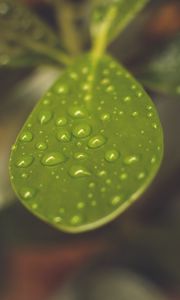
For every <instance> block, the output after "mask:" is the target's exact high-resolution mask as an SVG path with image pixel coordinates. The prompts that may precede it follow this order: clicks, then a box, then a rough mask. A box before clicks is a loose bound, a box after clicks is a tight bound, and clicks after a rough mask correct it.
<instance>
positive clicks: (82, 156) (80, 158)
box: [74, 152, 88, 160]
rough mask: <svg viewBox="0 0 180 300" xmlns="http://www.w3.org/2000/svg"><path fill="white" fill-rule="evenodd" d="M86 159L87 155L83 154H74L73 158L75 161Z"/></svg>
mask: <svg viewBox="0 0 180 300" xmlns="http://www.w3.org/2000/svg"><path fill="white" fill-rule="evenodd" d="M87 157H88V156H87V154H86V153H84V152H76V153H75V154H74V158H75V159H78V160H84V159H86V158H87Z"/></svg>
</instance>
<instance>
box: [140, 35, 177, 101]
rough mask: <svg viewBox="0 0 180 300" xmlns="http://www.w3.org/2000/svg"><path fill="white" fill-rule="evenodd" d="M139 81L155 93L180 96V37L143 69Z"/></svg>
mask: <svg viewBox="0 0 180 300" xmlns="http://www.w3.org/2000/svg"><path fill="white" fill-rule="evenodd" d="M139 79H140V80H141V81H142V83H143V84H144V85H145V86H146V87H148V88H149V89H151V90H153V91H157V92H159V93H164V94H167V95H176V96H179V95H180V35H178V36H177V37H176V38H175V39H173V40H172V41H171V42H170V43H168V44H167V45H166V46H165V48H164V49H162V50H161V51H160V52H159V53H158V54H156V55H154V56H153V57H152V58H151V59H150V60H149V61H148V62H147V64H145V65H144V66H143V67H142V70H141V74H140V76H139Z"/></svg>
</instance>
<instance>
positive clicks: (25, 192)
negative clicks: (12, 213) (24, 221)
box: [20, 187, 35, 200]
mask: <svg viewBox="0 0 180 300" xmlns="http://www.w3.org/2000/svg"><path fill="white" fill-rule="evenodd" d="M20 195H21V197H22V198H23V199H25V200H29V199H32V198H33V197H34V196H35V190H34V189H33V188H29V187H24V188H22V189H21V191H20Z"/></svg>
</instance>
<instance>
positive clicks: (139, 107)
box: [10, 54, 163, 233]
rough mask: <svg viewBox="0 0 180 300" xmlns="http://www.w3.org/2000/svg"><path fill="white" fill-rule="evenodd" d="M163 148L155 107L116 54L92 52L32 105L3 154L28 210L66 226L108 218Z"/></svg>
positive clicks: (151, 169) (131, 196)
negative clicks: (94, 55)
mask: <svg viewBox="0 0 180 300" xmlns="http://www.w3.org/2000/svg"><path fill="white" fill-rule="evenodd" d="M162 153H163V137H162V129H161V125H160V121H159V118H158V115H157V113H156V110H155V107H154V105H153V103H152V101H151V100H150V98H149V97H148V95H147V94H146V93H145V92H144V90H143V89H142V87H141V86H140V85H139V84H138V83H137V82H136V80H135V79H134V78H133V77H132V76H131V75H130V74H129V73H128V72H127V71H126V70H125V69H124V68H123V67H122V66H120V65H119V64H118V63H117V62H116V61H114V60H113V59H112V58H111V57H109V56H103V57H101V59H100V60H99V61H98V62H97V65H94V63H93V61H92V56H91V54H88V55H85V56H83V57H81V58H80V59H78V60H77V61H76V62H75V63H74V65H72V66H71V67H70V68H69V69H67V70H66V71H65V72H64V73H63V75H62V76H61V77H60V78H59V79H58V81H57V82H56V83H55V84H54V85H53V86H52V88H51V89H50V90H49V91H48V92H47V93H46V94H45V95H44V97H43V98H42V99H41V100H40V102H39V103H38V104H37V106H36V107H35V109H34V110H33V112H32V113H31V115H30V116H29V118H28V120H27V121H26V123H25V125H24V127H23V128H22V130H21V132H20V134H19V136H18V138H17V140H16V143H15V145H14V146H13V147H12V153H11V158H10V174H11V181H12V185H13V187H14V190H15V192H16V193H17V195H18V197H19V198H20V199H21V201H22V203H23V204H24V205H25V206H26V207H27V208H28V209H29V210H30V211H32V212H33V213H34V214H35V215H37V216H39V217H40V218H41V219H43V220H45V221H47V222H49V223H50V224H52V225H54V226H55V227H57V228H59V229H61V230H63V231H67V232H72V233H76V232H82V231H87V230H91V229H94V228H97V227H99V226H102V225H103V224H106V223H108V222H109V221H111V220H113V219H114V218H115V217H117V216H118V215H119V214H120V213H121V212H123V211H124V210H125V209H126V208H127V207H128V206H129V205H131V204H132V203H133V202H134V201H135V200H136V199H137V198H138V196H139V195H140V194H141V193H142V192H143V191H144V190H145V189H146V187H147V186H148V185H149V184H150V182H151V181H152V179H153V177H154V176H155V174H156V172H157V170H158V168H159V165H160V162H161V159H162Z"/></svg>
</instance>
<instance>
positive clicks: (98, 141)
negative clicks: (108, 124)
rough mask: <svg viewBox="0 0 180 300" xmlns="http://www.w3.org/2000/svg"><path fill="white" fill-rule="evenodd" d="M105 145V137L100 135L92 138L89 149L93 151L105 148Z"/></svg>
mask: <svg viewBox="0 0 180 300" xmlns="http://www.w3.org/2000/svg"><path fill="white" fill-rule="evenodd" d="M105 143H106V139H105V137H104V136H103V135H101V134H99V135H96V136H94V137H92V138H91V139H90V140H89V141H88V147H89V148H91V149H96V148H99V147H101V146H103V145H104V144H105Z"/></svg>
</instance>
